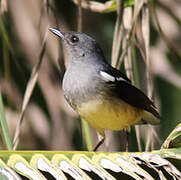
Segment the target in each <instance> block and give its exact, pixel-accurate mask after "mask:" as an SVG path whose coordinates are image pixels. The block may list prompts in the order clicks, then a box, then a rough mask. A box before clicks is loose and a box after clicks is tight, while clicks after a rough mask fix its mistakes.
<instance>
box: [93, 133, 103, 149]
mask: <svg viewBox="0 0 181 180" xmlns="http://www.w3.org/2000/svg"><path fill="white" fill-rule="evenodd" d="M98 139H99V142H98V143H97V145H96V146H95V148H94V149H93V151H97V149H98V148H99V147H100V146H101V145H102V144H103V143H104V140H105V134H104V133H101V134H99V133H98Z"/></svg>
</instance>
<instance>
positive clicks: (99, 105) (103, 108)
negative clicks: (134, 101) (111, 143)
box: [77, 100, 143, 132]
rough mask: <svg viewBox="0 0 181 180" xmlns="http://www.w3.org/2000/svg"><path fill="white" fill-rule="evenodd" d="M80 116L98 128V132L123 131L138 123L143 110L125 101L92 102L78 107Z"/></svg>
mask: <svg viewBox="0 0 181 180" xmlns="http://www.w3.org/2000/svg"><path fill="white" fill-rule="evenodd" d="M77 112H78V113H79V114H80V116H81V117H82V118H83V119H84V120H86V121H88V123H89V124H90V125H91V126H93V127H94V128H96V130H97V131H98V132H102V131H104V130H122V129H123V128H125V127H129V126H130V125H132V124H135V123H138V122H139V121H140V119H141V117H142V115H143V110H141V109H138V108H135V107H133V106H131V105H129V104H127V103H125V102H123V101H121V100H120V101H119V102H117V101H116V102H115V101H114V100H112V102H111V103H110V100H109V101H108V100H92V101H89V102H88V103H82V104H81V105H80V106H79V107H77Z"/></svg>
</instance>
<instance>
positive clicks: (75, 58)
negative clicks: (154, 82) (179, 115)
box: [49, 28, 160, 151]
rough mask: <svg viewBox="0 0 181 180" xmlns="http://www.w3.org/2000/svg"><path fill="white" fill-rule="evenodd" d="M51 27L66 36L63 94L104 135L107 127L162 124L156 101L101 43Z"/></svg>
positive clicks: (80, 34)
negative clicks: (114, 64)
mask: <svg viewBox="0 0 181 180" xmlns="http://www.w3.org/2000/svg"><path fill="white" fill-rule="evenodd" d="M49 30H50V31H51V32H52V33H54V34H55V35H57V36H58V37H60V38H61V39H62V40H63V44H64V45H65V49H66V51H67V54H68V58H69V65H68V67H67V70H66V72H65V75H64V78H63V86H62V88H63V94H64V97H65V99H66V100H67V102H68V103H69V104H70V106H71V107H72V108H73V109H74V110H75V111H76V112H77V113H78V114H79V115H80V117H81V118H83V119H84V120H86V121H87V122H88V123H89V125H90V126H92V127H94V128H95V129H96V131H97V132H98V133H99V134H100V135H101V136H102V139H101V140H100V141H99V143H98V144H97V146H96V147H95V148H94V151H96V150H97V149H98V147H99V146H100V145H101V144H102V143H103V142H104V140H105V130H116V131H118V130H122V129H123V128H128V127H130V125H133V124H145V123H148V124H153V125H156V124H159V123H160V115H159V113H158V111H157V110H156V107H155V106H154V104H153V102H152V101H151V100H150V99H149V98H148V97H147V96H146V95H145V94H144V93H143V92H142V91H141V90H139V89H138V88H136V87H135V86H133V85H132V84H131V81H130V80H129V79H128V78H127V77H126V76H125V75H124V74H123V73H121V72H120V71H119V70H117V69H116V68H114V67H112V66H111V65H110V64H109V63H108V62H107V61H106V58H105V57H104V54H103V51H102V49H101V48H100V46H99V45H98V43H97V42H96V41H95V40H94V39H93V38H91V37H90V36H88V35H86V34H84V33H80V32H64V31H60V30H57V29H55V28H49Z"/></svg>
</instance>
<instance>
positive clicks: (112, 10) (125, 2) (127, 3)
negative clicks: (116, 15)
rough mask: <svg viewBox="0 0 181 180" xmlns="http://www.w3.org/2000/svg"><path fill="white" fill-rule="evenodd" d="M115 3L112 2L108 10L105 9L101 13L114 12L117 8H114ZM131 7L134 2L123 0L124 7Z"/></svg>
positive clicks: (114, 1) (114, 0)
mask: <svg viewBox="0 0 181 180" xmlns="http://www.w3.org/2000/svg"><path fill="white" fill-rule="evenodd" d="M110 1H112V0H110ZM116 2H117V1H116V0H113V3H112V5H111V6H110V7H109V8H107V9H105V10H104V11H103V13H110V12H114V11H116V9H117V7H116V6H117V3H116ZM133 5H134V0H125V1H124V7H128V6H133Z"/></svg>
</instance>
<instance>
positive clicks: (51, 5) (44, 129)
mask: <svg viewBox="0 0 181 180" xmlns="http://www.w3.org/2000/svg"><path fill="white" fill-rule="evenodd" d="M98 2H107V1H98ZM152 3H154V6H155V9H156V12H157V18H158V21H159V25H160V27H161V29H162V31H159V28H158V27H157V25H156V24H155V19H154V18H155V14H154V11H153V12H152V14H151V15H150V61H151V72H152V77H153V86H154V97H155V102H156V105H157V107H158V109H159V110H160V113H161V116H162V120H161V125H160V126H159V127H156V128H154V131H155V132H156V134H157V136H158V138H156V140H155V141H156V143H155V146H154V148H156V149H158V148H159V147H160V146H161V144H162V143H163V141H164V140H165V139H166V137H167V136H168V135H169V133H170V132H171V131H172V130H173V129H174V128H175V126H176V125H177V124H178V123H180V122H181V51H180V50H181V13H180V12H181V1H180V0H172V1H169V0H159V1H152ZM0 4H1V10H0V90H1V93H2V97H3V102H4V109H5V115H6V119H7V122H8V127H9V131H10V134H11V136H12V139H13V136H14V134H15V129H16V125H17V122H18V119H19V118H20V113H21V107H22V102H23V97H24V93H25V90H26V86H27V83H28V80H29V78H30V75H31V71H32V69H33V67H34V66H35V64H36V63H37V62H38V61H39V57H40V53H41V48H42V44H43V39H45V38H46V47H45V52H44V54H43V61H42V65H41V67H40V69H39V76H38V80H37V83H36V86H35V89H34V91H33V93H32V96H31V98H30V102H29V104H28V106H27V109H26V112H25V116H24V120H23V123H22V126H21V131H20V144H19V147H18V149H23V150H26V149H28V150H31V149H36V150H41V149H42V150H85V149H86V146H85V142H84V138H83V134H82V131H81V123H80V122H81V121H79V120H78V119H79V117H78V115H77V114H76V113H75V112H74V111H73V110H72V109H71V108H70V107H69V105H68V104H67V103H66V102H65V100H64V98H63V96H62V91H61V81H62V78H63V73H64V71H65V69H64V67H63V62H64V59H65V58H64V53H63V50H62V48H61V46H60V42H59V41H58V38H56V37H55V36H53V35H52V34H51V33H50V32H48V31H47V29H48V28H49V27H56V26H58V27H59V28H60V29H63V30H74V31H76V30H77V21H78V20H77V14H78V10H77V9H78V8H77V5H75V4H74V3H73V1H71V0H60V1H58V0H52V1H51V0H49V1H48V0H47V1H46V0H36V1H33V0H29V1H23V0H14V1H10V0H9V1H8V0H7V1H6V0H1V1H0ZM150 8H152V6H150ZM150 12H151V11H150ZM82 13H83V14H82V18H83V19H82V31H83V32H85V33H87V34H89V35H90V36H92V37H94V38H95V39H96V40H97V42H98V43H99V44H100V45H101V47H102V49H103V51H104V53H105V56H106V57H107V59H108V61H111V51H112V42H113V32H114V28H115V22H116V17H117V14H116V12H110V13H98V12H92V11H91V10H89V9H83V12H82ZM140 16H141V15H140ZM135 50H136V53H137V48H135ZM136 57H137V59H136V62H137V65H138V66H139V79H140V82H141V83H140V84H141V86H143V87H144V84H145V83H146V80H145V73H143V72H144V69H145V67H144V65H143V62H142V60H141V57H140V54H139V53H137V55H136ZM139 57H140V58H139ZM67 63H68V62H67V61H65V64H66V65H67ZM121 69H122V70H123V71H124V67H123V66H121ZM150 131H151V130H150V127H148V126H145V125H144V126H142V127H141V128H140V134H141V143H142V146H143V147H145V144H146V142H145V141H147V140H146V139H145V138H146V137H147V136H150V139H151V140H152V139H153V138H154V137H155V136H152V134H151V133H150ZM1 133H2V132H1ZM91 137H92V142H93V144H96V142H97V137H96V133H95V131H94V130H93V129H91ZM129 139H130V150H131V151H137V150H138V147H137V142H136V137H135V130H134V128H132V132H131V135H130V137H129ZM124 141H125V135H124V133H122V132H109V131H108V132H107V142H106V144H109V145H108V147H106V145H104V146H102V147H101V150H108V151H116V150H124V148H123V147H122V146H123V145H124ZM0 149H5V145H4V143H3V141H2V139H1V141H0ZM143 150H144V149H143Z"/></svg>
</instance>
